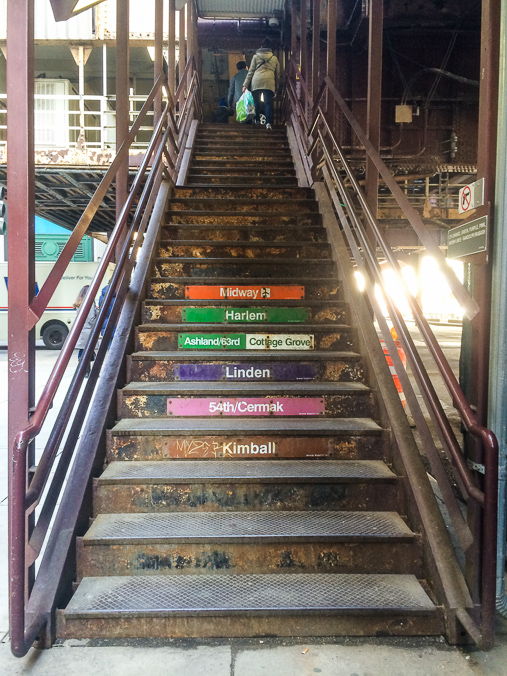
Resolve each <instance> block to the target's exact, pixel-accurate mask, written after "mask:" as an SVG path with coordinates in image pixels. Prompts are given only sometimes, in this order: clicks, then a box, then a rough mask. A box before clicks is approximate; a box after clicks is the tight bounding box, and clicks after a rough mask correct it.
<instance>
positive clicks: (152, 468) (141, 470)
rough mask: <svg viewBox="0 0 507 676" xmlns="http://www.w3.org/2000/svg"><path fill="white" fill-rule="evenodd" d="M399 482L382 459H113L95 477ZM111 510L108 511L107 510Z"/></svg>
mask: <svg viewBox="0 0 507 676" xmlns="http://www.w3.org/2000/svg"><path fill="white" fill-rule="evenodd" d="M365 481H368V483H374V484H380V483H381V484H384V483H385V482H396V481H397V476H396V474H394V472H393V471H392V470H391V469H390V468H389V467H388V466H387V465H386V464H385V462H382V461H381V460H312V461H310V462H301V461H300V460H284V461H283V462H271V461H270V460H215V461H213V462H205V461H202V460H170V461H167V462H158V461H151V462H150V461H144V462H140V461H137V462H111V463H109V465H108V466H107V467H106V469H105V470H104V472H103V473H102V475H101V476H100V477H99V478H98V479H96V483H97V485H98V486H106V485H115V486H116V485H118V484H125V485H136V486H137V485H140V484H149V485H156V484H164V485H165V484H167V483H171V484H182V485H185V486H186V485H188V484H202V483H213V484H226V485H229V484H230V483H231V482H235V483H239V484H259V483H263V484H272V483H276V484H290V485H293V484H302V483H303V482H304V483H309V484H322V483H330V484H334V483H340V484H345V483H351V484H352V483H362V482H365ZM108 511H110V510H106V512H108Z"/></svg>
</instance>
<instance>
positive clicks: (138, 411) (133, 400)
mask: <svg viewBox="0 0 507 676" xmlns="http://www.w3.org/2000/svg"><path fill="white" fill-rule="evenodd" d="M123 401H124V404H125V406H126V407H127V408H128V409H129V410H130V411H131V412H132V413H133V414H134V415H136V416H137V417H139V418H146V417H148V416H149V415H150V411H148V410H146V405H147V403H148V397H145V396H141V395H137V394H136V395H134V396H132V397H124V399H123Z"/></svg>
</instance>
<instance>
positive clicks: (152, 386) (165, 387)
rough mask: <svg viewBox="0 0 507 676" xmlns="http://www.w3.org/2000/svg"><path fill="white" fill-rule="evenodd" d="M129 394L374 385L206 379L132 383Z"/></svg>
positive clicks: (339, 389)
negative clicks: (239, 381)
mask: <svg viewBox="0 0 507 676" xmlns="http://www.w3.org/2000/svg"><path fill="white" fill-rule="evenodd" d="M121 392H124V393H125V395H132V394H135V393H140V394H143V395H146V394H168V395H170V394H171V393H174V394H176V393H178V394H188V395H190V394H193V395H195V394H207V395H210V394H211V395H212V394H216V393H218V392H220V393H224V392H228V393H229V392H230V393H231V394H233V393H237V394H242V395H243V396H244V395H245V394H246V395H249V394H251V395H253V394H256V395H257V396H259V395H264V396H271V395H281V394H283V393H289V392H292V393H294V392H295V393H298V394H303V395H309V396H311V395H313V396H314V397H315V396H320V395H321V394H322V395H323V394H329V393H331V394H335V393H336V394H369V393H370V392H371V390H370V388H369V387H368V386H367V385H363V383H356V382H352V383H349V382H339V381H331V382H316V383H314V382H309V381H306V380H305V381H301V382H283V381H279V382H276V383H272V382H261V383H257V382H246V383H238V382H224V381H220V382H205V381H202V382H201V381H199V382H198V383H192V382H186V381H185V382H179V381H173V382H131V383H129V384H128V385H125V387H124V388H123V389H122V390H121Z"/></svg>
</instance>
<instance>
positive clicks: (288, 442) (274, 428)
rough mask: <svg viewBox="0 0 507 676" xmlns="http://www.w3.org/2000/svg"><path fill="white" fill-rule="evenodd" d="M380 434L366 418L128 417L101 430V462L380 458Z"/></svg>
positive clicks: (381, 444)
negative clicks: (235, 420)
mask: <svg viewBox="0 0 507 676" xmlns="http://www.w3.org/2000/svg"><path fill="white" fill-rule="evenodd" d="M387 450H388V449H387V447H386V446H385V444H384V432H383V430H382V428H381V427H379V425H377V423H375V422H374V421H373V420H371V419H368V418H322V417H319V418H317V419H315V418H313V419H308V418H306V419H301V418H292V419H291V420H290V424H288V421H287V420H284V419H281V418H278V419H277V418H260V419H256V420H253V419H251V418H250V419H249V418H245V419H244V420H242V422H241V429H237V428H236V429H231V424H230V421H229V420H223V419H221V418H201V419H197V420H196V419H192V420H188V419H185V418H174V419H170V420H169V419H167V418H152V419H149V420H145V419H141V418H130V419H128V418H127V419H124V420H120V421H119V422H118V423H117V424H116V425H115V427H114V428H113V429H112V430H110V431H108V433H107V460H108V462H113V461H114V460H128V461H133V460H154V461H157V462H158V461H161V460H168V459H174V458H176V459H178V458H179V459H185V460H189V459H190V460H196V459H205V460H215V459H217V458H219V459H224V460H227V461H230V460H238V459H239V460H245V459H254V460H256V459H259V458H266V459H267V460H269V461H273V462H279V461H285V460H286V459H288V458H289V459H290V458H301V459H314V460H315V459H319V458H323V459H342V460H384V459H385V453H386V451H387Z"/></svg>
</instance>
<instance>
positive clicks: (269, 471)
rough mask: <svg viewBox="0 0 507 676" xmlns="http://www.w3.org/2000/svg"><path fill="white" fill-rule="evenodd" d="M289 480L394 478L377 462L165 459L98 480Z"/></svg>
mask: <svg viewBox="0 0 507 676" xmlns="http://www.w3.org/2000/svg"><path fill="white" fill-rule="evenodd" d="M273 479H276V481H278V482H292V481H298V480H299V481H304V482H308V481H311V482H314V481H319V482H320V481H330V482H334V481H339V482H348V481H358V480H367V481H370V482H371V481H390V480H391V481H392V480H395V479H396V475H395V474H394V473H393V472H392V471H391V470H390V469H389V467H388V466H387V465H386V464H385V463H384V462H382V461H381V460H312V461H301V460H296V461H294V460H281V461H279V462H273V461H272V460H227V461H221V460H215V461H213V462H207V461H206V460H169V461H166V462H164V461H160V460H154V461H135V462H130V461H129V462H112V463H111V464H110V465H108V467H107V468H106V469H105V470H104V473H103V474H102V475H101V476H100V478H99V479H98V483H99V484H110V483H123V484H125V483H131V484H138V483H149V484H156V483H167V482H171V483H187V482H195V481H202V480H205V481H211V480H212V481H213V482H214V483H223V482H228V481H231V480H234V481H235V482H253V481H255V482H270V481H272V480H273Z"/></svg>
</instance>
